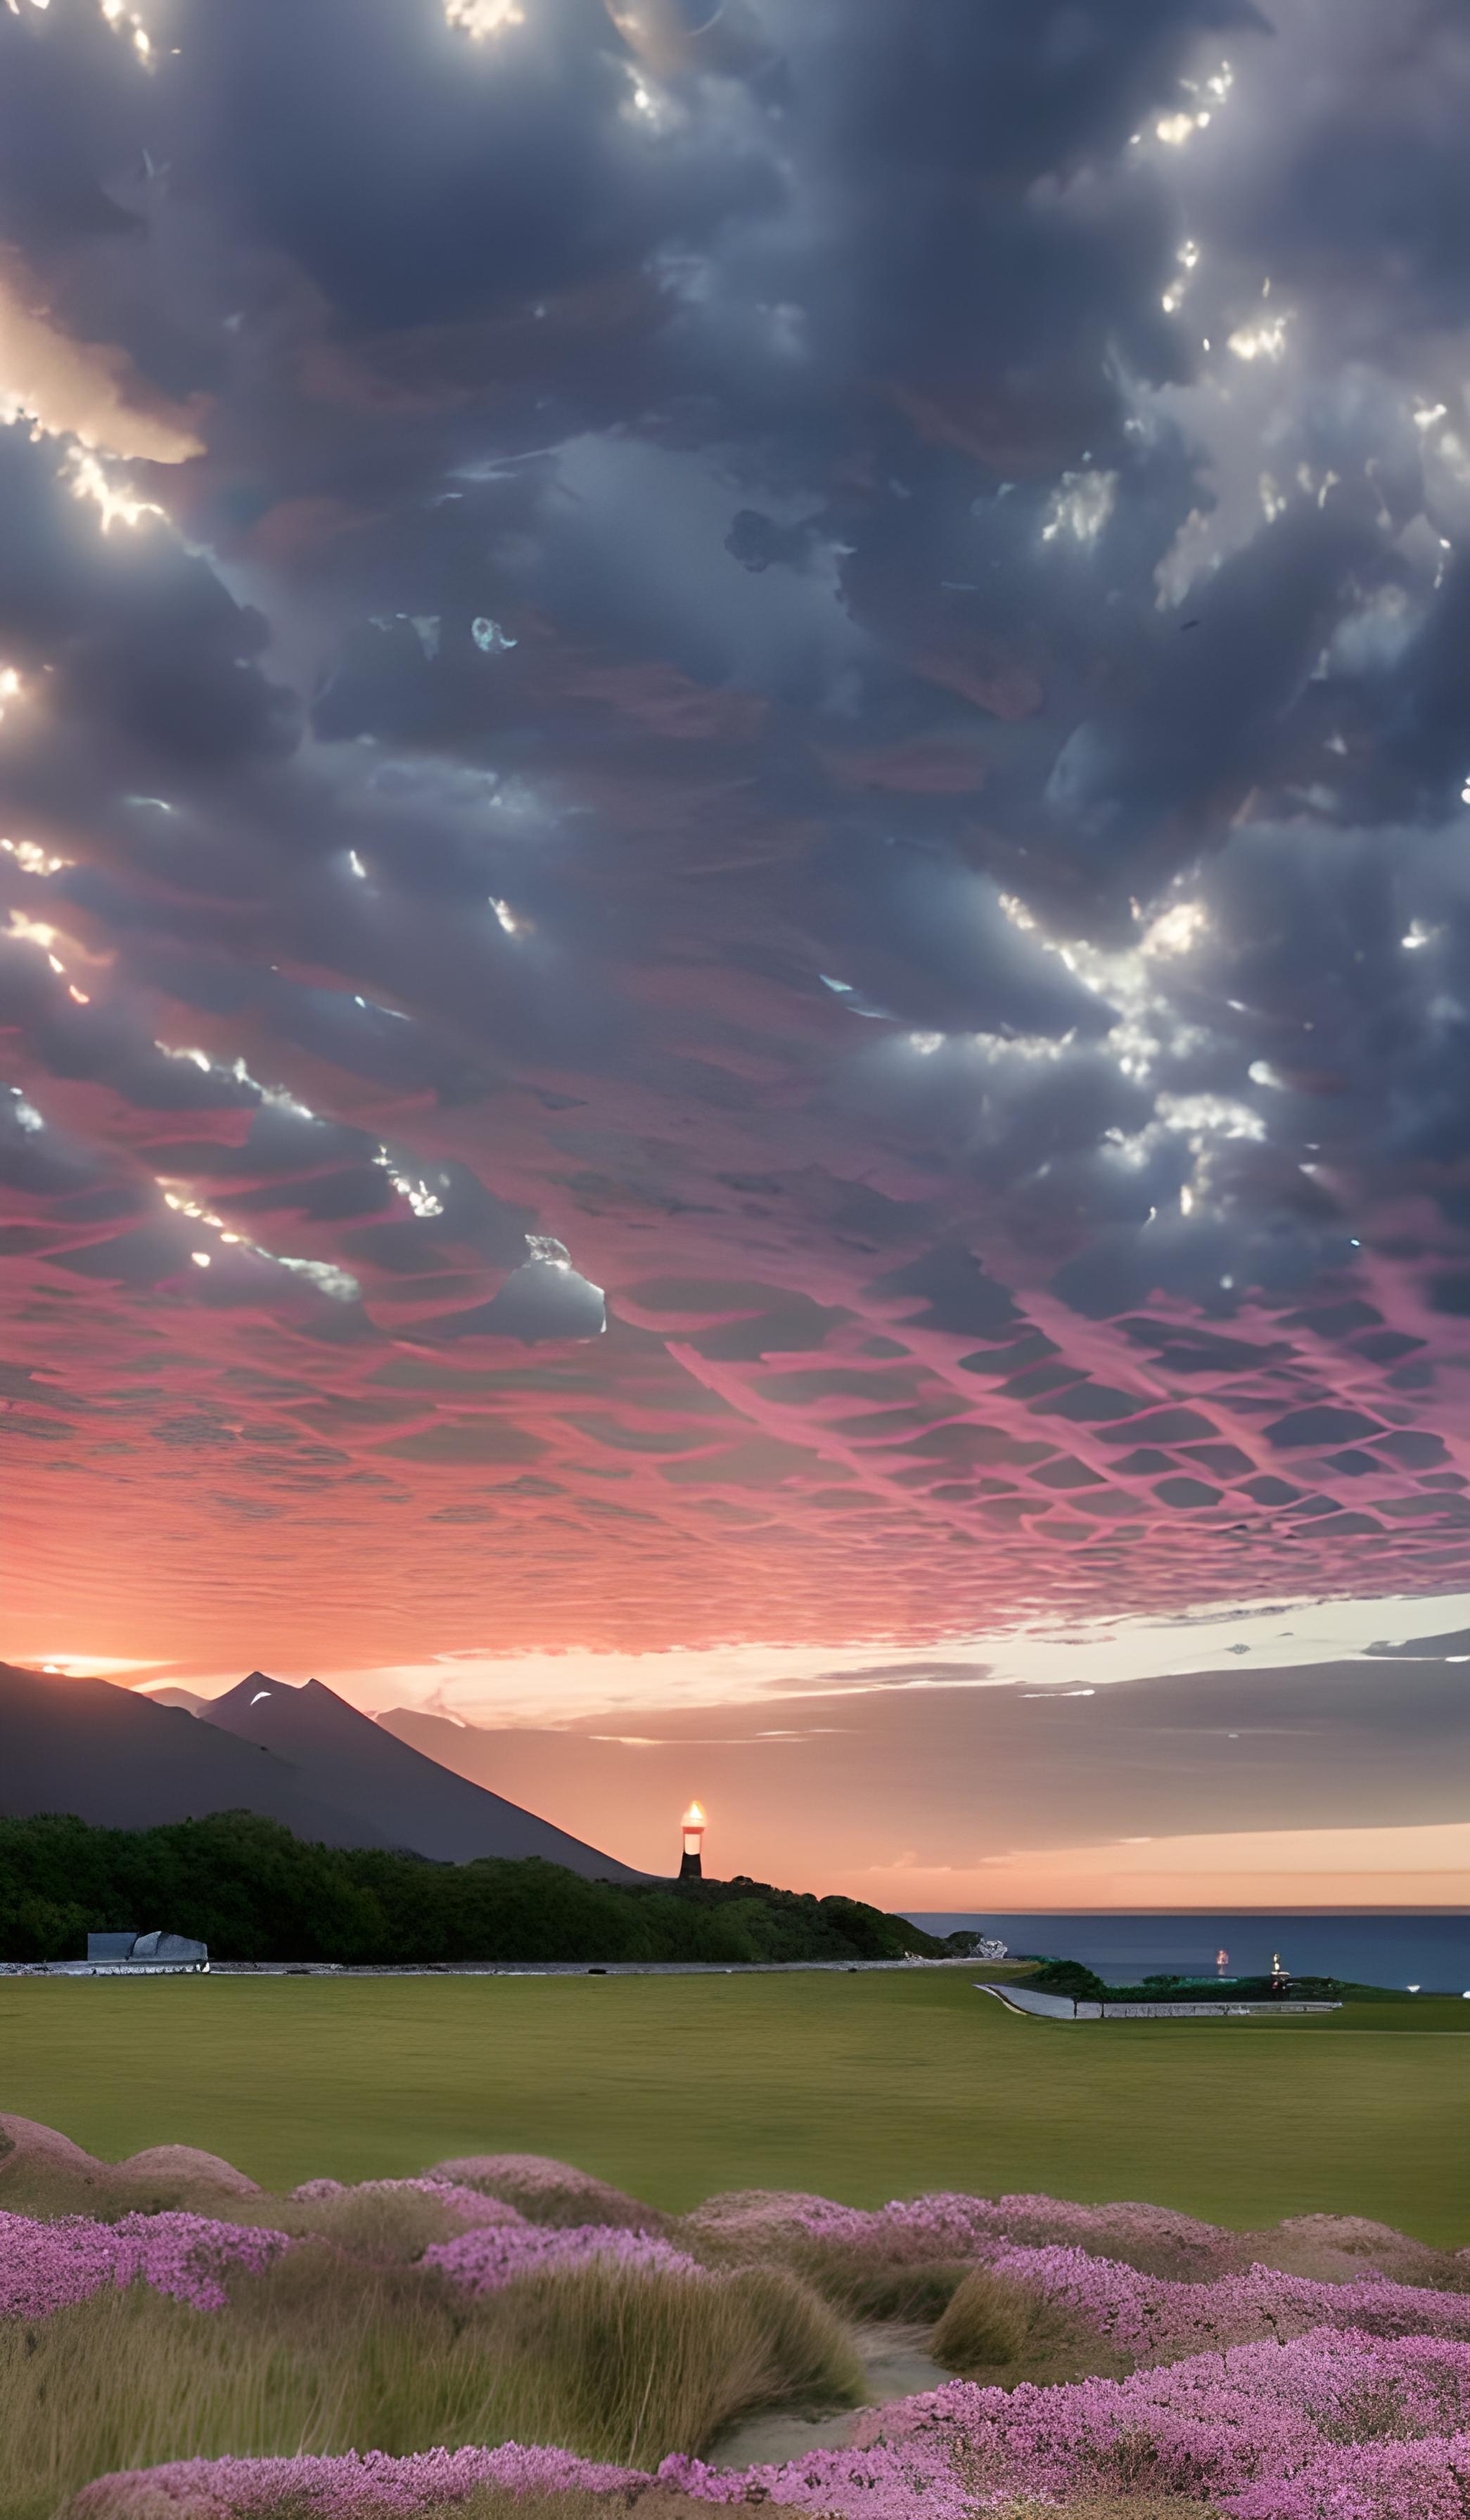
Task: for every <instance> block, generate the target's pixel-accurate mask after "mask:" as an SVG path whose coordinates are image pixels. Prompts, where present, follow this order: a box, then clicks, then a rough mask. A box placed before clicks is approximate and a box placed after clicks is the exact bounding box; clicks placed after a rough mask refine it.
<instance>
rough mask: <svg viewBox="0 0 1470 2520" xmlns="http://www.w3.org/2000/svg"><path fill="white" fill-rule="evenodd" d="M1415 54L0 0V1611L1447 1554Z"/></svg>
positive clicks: (898, 18)
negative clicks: (1, 1601)
mask: <svg viewBox="0 0 1470 2520" xmlns="http://www.w3.org/2000/svg"><path fill="white" fill-rule="evenodd" d="M1467 119H1470V27H1467V25H1466V22H1465V19H1464V14H1463V11H1462V9H1461V8H1460V7H1459V6H1458V0H1264V5H1263V6H1262V7H1260V8H1258V7H1255V6H1253V5H1251V0H1028V5H1027V6H1025V7H1024V8H1018V7H1016V6H1015V5H1013V0H911V5H907V6H904V5H897V0H724V5H723V6H722V7H721V6H719V5H717V0H657V5H655V0H620V5H619V6H617V7H615V8H608V7H604V6H603V5H601V0H519V5H516V6H510V5H503V0H450V5H449V6H448V8H447V10H445V8H444V7H443V5H442V0H315V5H313V6H312V7H311V8H309V9H304V10H303V9H302V8H300V7H299V5H298V0H290V5H288V0H250V5H249V6H246V5H244V0H239V5H237V0H138V5H137V9H136V11H134V10H133V9H131V8H121V7H115V6H114V5H112V0H106V5H103V6H99V5H98V0H50V5H49V6H48V7H44V8H42V7H40V6H38V5H36V0H10V5H9V7H8V8H7V9H5V10H4V11H0V246H3V250H0V417H3V420H4V424H5V425H4V426H3V427H0V708H3V717H0V831H3V832H4V834H5V841H4V848H3V851H0V1024H3V1031H0V1068H3V1080H4V1088H5V1090H4V1092H3V1094H0V1273H3V1274H0V1286H3V1293H4V1299H5V1309H6V1323H5V1334H4V1343H3V1368H0V1372H3V1381H4V1393H5V1397H4V1409H3V1416H0V1441H3V1444H4V1447H5V1462H6V1480H7V1500H8V1512H9V1517H10V1554H11V1564H12V1568H13V1570H14V1572H13V1573H12V1574H10V1575H8V1577H7V1593H8V1595H9V1602H8V1607H9V1609H10V1611H11V1614H12V1617H13V1619H14V1620H15V1621H16V1622H18V1623H19V1625H20V1627H22V1628H23V1629H24V1631H25V1633H26V1635H27V1636H32V1637H33V1636H34V1635H35V1634H36V1633H38V1631H39V1629H40V1628H41V1627H43V1626H44V1627H46V1628H47V1629H50V1628H53V1627H59V1626H60V1625H61V1624H67V1625H69V1626H73V1627H76V1628H80V1629H84V1630H85V1631H86V1636H85V1638H82V1637H77V1638H76V1640H75V1641H76V1642H78V1643H81V1642H87V1641H91V1642H96V1643H99V1644H105V1645H106V1646H107V1649H108V1650H110V1651H114V1652H121V1653H123V1654H127V1653H136V1652H139V1651H142V1652H145V1653H146V1652H160V1653H162V1652H172V1653H176V1654H179V1655H192V1656H196V1657H197V1656H200V1655H204V1656H207V1657H208V1656H212V1657H215V1658H216V1663H217V1664H218V1663H223V1664H228V1663H229V1662H230V1661H231V1660H232V1659H238V1656H239V1655H240V1654H248V1656H249V1657H250V1658H252V1659H261V1658H267V1657H268V1656H269V1655H270V1653H271V1652H272V1651H275V1652H276V1653H277V1654H278V1655H282V1654H287V1653H289V1655H290V1657H291V1658H293V1659H295V1660H298V1661H299V1662H301V1663H306V1662H308V1661H312V1660H316V1661H321V1662H324V1663H325V1662H328V1661H330V1660H331V1659H332V1658H333V1656H334V1654H335V1659H336V1661H337V1663H338V1664H339V1665H341V1664H342V1663H344V1662H346V1661H349V1660H350V1661H352V1662H354V1663H360V1662H366V1661H370V1660H374V1659H379V1660H385V1661H386V1660H392V1659H399V1660H401V1659H403V1658H404V1657H405V1656H406V1655H408V1654H409V1653H410V1652H411V1651H412V1650H413V1649H415V1648H419V1649H422V1648H423V1646H424V1645H425V1643H432V1644H433V1646H434V1647H435V1648H436V1649H439V1648H442V1649H445V1650H451V1649H455V1648H461V1647H469V1646H478V1645H483V1644H487V1643H495V1644H500V1645H510V1644H517V1645H533V1644H557V1643H569V1644H570V1643H577V1644H583V1645H586V1644H590V1645H599V1644H601V1645H618V1646H641V1645H647V1644H668V1643H685V1644H699V1643H709V1642H712V1641H714V1640H716V1639H719V1638H724V1637H732V1636H740V1635H763V1636H769V1637H781V1638H786V1639H790V1640H798V1639H803V1638H809V1639H829V1640H833V1641H836V1640H838V1639H843V1638H859V1637H863V1636H873V1637H877V1636H884V1637H891V1638H894V1639H896V1640H899V1641H904V1640H908V1641H918V1640H920V1639H923V1638H925V1637H931V1636H938V1635H940V1634H942V1633H943V1632H945V1631H956V1630H959V1629H963V1628H970V1629H974V1628H976V1627H978V1626H985V1625H988V1626H990V1627H993V1626H995V1625H996V1624H997V1623H1001V1624H1003V1623H1004V1622H1006V1621H1007V1620H1014V1619H1016V1618H1019V1617H1022V1616H1035V1615H1037V1614H1039V1613H1042V1612H1046V1613H1049V1614H1053V1615H1059V1616H1063V1617H1071V1616H1083V1615H1086V1614H1089V1613H1092V1612H1096V1611H1098V1610H1103V1609H1110V1610H1120V1609H1139V1610H1142V1609H1158V1608H1170V1607H1179V1606H1181V1605H1183V1604H1185V1603H1188V1602H1191V1601H1203V1600H1210V1599H1224V1598H1276V1597H1282V1596H1286V1595H1291V1596H1293V1597H1300V1596H1303V1595H1307V1594H1310V1593H1313V1592H1318V1593H1338V1594H1343V1593H1358V1592H1361V1593H1364V1594H1367V1593H1374V1594H1380V1595H1381V1594H1384V1593H1388V1592H1397V1593H1404V1592H1418V1593H1421V1594H1423V1593H1434V1592H1440V1591H1450V1590H1461V1589H1465V1587H1466V1581H1467V1570H1470V1437H1467V1434H1466V1431H1465V1430H1466V1415H1465V1409H1464V1393H1465V1369H1466V1365H1467V1363H1470V1127H1467V1123H1470V995H1467V994H1466V990H1465V969H1466V954H1467V947H1470V404H1467V393H1470V388H1467V385H1466V382H1465V380H1466V377H1467V375H1470V362H1467V359H1466V334H1467V330H1470V263H1467V260H1466V257H1465V254H1464V250H1463V239H1464V236H1465V233H1466V222H1467V215H1470V161H1467V158H1466V154H1465V149H1464V133H1465V130H1466V127H1467ZM232 1640H233V1641H234V1642H233V1643H232Z"/></svg>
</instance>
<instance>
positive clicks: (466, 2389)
mask: <svg viewBox="0 0 1470 2520" xmlns="http://www.w3.org/2000/svg"><path fill="white" fill-rule="evenodd" d="M0 2131H3V2137H0V2139H3V2142H4V2145H5V2149H4V2151H3V2152H0V2439H3V2441H4V2444H5V2454H4V2462H3V2467H4V2473H3V2477H0V2520H60V2516H61V2515H65V2520H620V2515H621V2514H623V2513H625V2512H626V2511H627V2510H628V2509H629V2508H630V2507H631V2506H634V2505H636V2507H637V2508H638V2509H639V2511H640V2513H641V2515H642V2520H700V2515H701V2514H709V2512H710V2507H711V2505H716V2506H722V2505H727V2504H729V2503H731V2502H739V2503H742V2504H744V2503H748V2502H750V2501H753V2500H754V2501H766V2500H769V2501H772V2502H774V2503H776V2504H785V2505H789V2506H794V2507H795V2508H796V2509H797V2510H798V2511H799V2512H805V2513H807V2514H811V2513H821V2514H824V2515H828V2520H970V2515H973V2514H975V2513H977V2512H979V2511H982V2510H984V2511H987V2512H998V2513H1004V2514H1007V2515H1015V2516H1016V2520H1019V2515H1021V2514H1024V2513H1029V2512H1031V2511H1040V2510H1049V2511H1054V2512H1055V2511H1063V2512H1067V2513H1070V2514H1072V2515H1073V2520H1082V2515H1083V2514H1087V2515H1089V2520H1105V2515H1106V2520H1115V2516H1116V2520H1145V2516H1146V2515H1148V2514H1152V2513H1157V2514H1163V2513H1165V2512H1168V2511H1171V2510H1172V2509H1174V2508H1175V2506H1176V2505H1177V2507H1178V2508H1179V2509H1182V2510H1188V2511H1192V2512H1193V2513H1194V2514H1195V2515H1196V2520H1200V2515H1201V2514H1202V2513H1209V2512H1217V2513H1220V2514H1230V2515H1234V2520H1343V2515H1345V2514H1352V2515H1353V2520H1429V2515H1443V2514H1449V2513H1451V2512H1457V2511H1459V2510H1461V2509H1462V2508H1463V2507H1464V2489H1465V2487H1466V2485H1467V2484H1470V2253H1467V2252H1465V2251H1464V2250H1461V2251H1460V2253H1459V2254H1458V2255H1456V2254H1454V2253H1453V2252H1450V2251H1447V2250H1435V2249H1433V2248H1430V2247H1428V2246H1426V2245H1425V2244H1423V2243H1422V2242H1417V2241H1415V2240H1413V2239H1411V2238H1409V2237H1407V2236H1406V2235H1404V2234H1403V2233H1401V2232H1399V2231H1396V2230H1394V2229H1392V2228H1388V2227H1386V2226H1384V2225H1381V2224H1376V2223H1373V2222H1370V2221H1366V2220H1364V2219H1362V2218H1360V2217H1355V2216H1338V2217H1328V2216H1308V2217H1300V2216H1297V2217H1288V2218H1287V2219H1286V2220H1285V2221H1283V2222H1282V2223H1280V2224H1278V2225H1277V2226H1276V2227H1274V2228H1263V2229H1258V2230H1255V2231H1252V2232H1250V2233H1245V2234H1241V2233H1237V2232H1232V2231H1231V2230H1229V2229H1227V2228H1224V2227H1222V2226H1219V2225H1215V2224H1211V2223H1208V2222H1205V2221H1202V2220H1200V2219H1198V2218H1196V2217H1192V2216H1188V2215H1183V2214H1179V2213H1176V2212H1171V2211H1170V2210H1169V2209H1166V2208H1161V2207H1158V2206H1150V2205H1143V2204H1112V2205H1099V2206H1087V2205H1080V2204H1077V2203H1074V2202H1069V2201H1068V2200H1065V2199H1059V2198H1054V2197H1050V2196H1047V2195H1043V2194H1034V2193H1032V2194H1027V2193H1000V2194H995V2193H991V2194H988V2195H980V2194H970V2193H966V2192H962V2191H953V2190H951V2191H942V2192H936V2193H931V2194H925V2195H918V2196H914V2197H910V2198H907V2199H898V2200H895V2201H891V2202H889V2203H887V2204H885V2205H882V2206H879V2207H877V2208H873V2209H864V2208H858V2207H852V2206H849V2205H845V2204H843V2203H842V2202H841V2201H839V2200H837V2199H834V2198H832V2197H830V2196H826V2195H821V2194H818V2193H815V2192H790V2191H784V2192H783V2191H777V2190H771V2189H750V2188H747V2189H742V2190H735V2191H728V2192H724V2193H721V2194H716V2195H713V2196H711V2197H709V2198H707V2199H705V2200H704V2201H703V2202H702V2203H701V2204H700V2205H698V2206H696V2207H695V2208H694V2209H693V2210H692V2211H691V2212H689V2213H686V2214H684V2215H681V2216H674V2215H669V2214H667V2213H666V2212H664V2211H662V2210H661V2209H660V2208H659V2207H658V2206H656V2205H651V2204H648V2203H646V2202H644V2201H643V2200H641V2199H639V2198H638V2197H636V2196H634V2195H631V2194H629V2193H627V2192H626V2191H621V2190H618V2189H615V2188H613V2187H611V2186H610V2185H609V2184H608V2183H606V2182H605V2181H601V2180H599V2179H597V2178H595V2177H593V2176H592V2175H590V2174H588V2173H586V2172H584V2171H582V2170H580V2169H578V2168H577V2167H576V2166H574V2165H573V2164H570V2163H563V2162H558V2161H555V2160H552V2159H549V2158H547V2157H545V2156H539V2155H533V2154H526V2153H513V2154H506V2153H488V2154H486V2153H480V2154H469V2155H464V2156H461V2157H458V2158H455V2159H449V2160H445V2161H441V2162H438V2163H434V2164H430V2165H429V2166H428V2167H427V2168H424V2169H422V2170H420V2171H418V2172H416V2173H415V2174H414V2175H413V2176H411V2177H409V2178H406V2179H403V2180H390V2181H375V2182H368V2183H358V2184H357V2185H355V2186H352V2185H348V2184H345V2183H342V2182H340V2181H338V2180H336V2179H333V2178H330V2177H323V2178H318V2179H315V2180H312V2181H309V2182H306V2183H303V2184H300V2185H299V2186H298V2187H296V2188H295V2189H294V2190H293V2191H292V2192H291V2193H290V2194H279V2193H276V2194H271V2193H268V2192H266V2191H264V2190H263V2189H261V2188H259V2187H257V2186H255V2185H254V2184H253V2182H251V2181H250V2180H249V2179H248V2178H247V2177H246V2176H245V2175H244V2174H243V2173H242V2172H240V2171H239V2170H238V2169H236V2168H235V2167H234V2166H233V2165H231V2164H230V2163H229V2162H227V2161H225V2160H223V2159H221V2158H220V2157H218V2156H214V2155H209V2154H206V2153H202V2152H196V2151H191V2150H190V2149H189V2148H187V2147H185V2146H180V2145H165V2146H162V2147H154V2148H151V2149H150V2150H148V2151H146V2152H145V2153H142V2154H140V2155H137V2156H135V2157H132V2158H130V2159H128V2160H125V2161H122V2162H117V2163H109V2162H106V2161H103V2160H99V2159H97V2158H96V2157H93V2156H89V2155H88V2154H86V2153H85V2152H83V2151H82V2150H80V2149H79V2148H78V2147H77V2146H76V2145H75V2144H74V2143H72V2142H70V2141H69V2139H68V2138H65V2137H63V2136H60V2135H58V2134H56V2133H54V2132H53V2131H52V2130H50V2129H48V2128H45V2127H42V2126H38V2125H35V2124H31V2123H29V2122H27V2121H24V2120H21V2119H15V2118H11V2119H6V2120H0ZM43 2200H44V2201H43ZM859 2266H865V2267H866V2270H867V2282H866V2285H865V2287H864V2286H860V2285H855V2284H854V2270H856V2269H857V2268H858V2267H859ZM921 2269H922V2270H927V2273H928V2277H929V2281H930V2286H931V2295H932V2298H931V2301H930V2304H929V2307H928V2308H927V2310H925V2311H924V2312H923V2313H922V2314H920V2313H919V2312H918V2311H917V2296H916V2295H914V2294H913V2293H912V2292H910V2293H909V2295H908V2300H909V2307H910V2311H911V2313H913V2314H914V2315H913V2316H912V2317H911V2319H910V2323H909V2325H908V2326H907V2327H906V2328H905V2329H904V2330H902V2331H901V2333H902V2335H903V2336H904V2337H905V2339H906V2340H907V2350H908V2353H909V2356H910V2370H909V2374H908V2379H907V2385H906V2388H905V2389H904V2390H903V2391H901V2392H896V2390H895V2389H894V2388H893V2387H891V2386H886V2385H884V2384H883V2383H882V2381H881V2380H880V2379H879V2378H878V2376H877V2375H878V2374H879V2373H880V2372H881V2370H882V2369H883V2367H884V2366H883V2364H882V2362H881V2359H880V2356H879V2354H878V2353H877V2352H876V2351H875V2349H876V2348H879V2347H881V2346H882V2345H883V2344H884V2342H885V2341H886V2340H892V2338H893V2336H894V2334H895V2331H894V2330H893V2328H892V2327H875V2326H874V2324H873V2319H872V2310H871V2305H872V2304H874V2303H877V2304H880V2305H885V2304H886V2305H887V2307H888V2308H889V2309H890V2311H891V2309H892V2304H893V2301H894V2300H895V2299H896V2298H898V2294H897V2293H896V2292H895V2291H894V2289H893V2284H892V2282H891V2280H890V2279H891V2278H892V2279H896V2281H897V2283H898V2285H899V2287H900V2289H901V2286H902V2285H903V2284H904V2283H911V2281H912V2278H913V2277H914V2276H915V2275H916V2274H917V2273H918V2272H919V2271H920V2270H921ZM859 2295H861V2296H863V2298H865V2300H866V2303H867V2304H868V2305H869V2307H868V2308H866V2309H865V2308H864V2307H863V2306H862V2301H861V2300H860V2299H859ZM941 2300H942V2303H943V2307H942V2309H941V2310H940V2311H939V2312H938V2315H936V2313H935V2309H934V2303H935V2301H941ZM916 2384H917V2385H916ZM783 2416H784V2417H785V2418H786V2419H787V2421H788V2424H789V2421H790V2419H791V2418H792V2417H793V2416H795V2417H796V2418H797V2419H798V2430H799V2431H800V2429H801V2428H802V2421H803V2420H805V2421H807V2422H809V2424H810V2426H811V2430H810V2433H809V2446H808V2447H806V2448H804V2449H803V2450H801V2451H800V2452H799V2453H798V2454H797V2455H795V2456H793V2455H791V2454H790V2451H789V2446H788V2448H787V2449H785V2450H782V2449H779V2448H778V2447H776V2436H775V2435H774V2434H772V2435H771V2436H770V2442H771V2448H770V2453H769V2455H768V2457H763V2456H762V2455H761V2452H760V2442H761V2438H762V2436H761V2434H760V2431H759V2427H760V2425H761V2424H762V2423H764V2424H766V2425H769V2423H770V2422H771V2419H772V2418H781V2417H783ZM753 2425H754V2426H755V2427H756V2430H755V2431H752V2426H753ZM742 2426H743V2428H744V2429H743V2430H742V2431H737V2430H736V2429H735V2428H736V2427H742ZM737 2442H739V2443H740V2444H741V2448H740V2450H739V2452H738V2454H737V2452H736V2448H735V2445H736V2444H737Z"/></svg>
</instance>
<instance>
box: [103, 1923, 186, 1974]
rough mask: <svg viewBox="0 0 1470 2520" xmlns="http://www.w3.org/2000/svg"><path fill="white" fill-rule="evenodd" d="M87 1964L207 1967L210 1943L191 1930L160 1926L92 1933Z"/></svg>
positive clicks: (128, 1967) (127, 1967)
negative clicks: (144, 1931)
mask: <svg viewBox="0 0 1470 2520" xmlns="http://www.w3.org/2000/svg"><path fill="white" fill-rule="evenodd" d="M87 1964H88V1966H89V1967H90V1968H105V1969H127V1970H129V1971H132V1970H135V1969H170V1970H177V1969H207V1967H208V1965H209V1947H208V1945H207V1943H196V1942H193V1941H191V1939H190V1937H189V1936H188V1935H187V1934H169V1933H165V1932H164V1931H163V1929H162V1927H161V1926H156V1927H155V1928H154V1930H153V1931H152V1932H151V1933H147V1934H88V1936H87Z"/></svg>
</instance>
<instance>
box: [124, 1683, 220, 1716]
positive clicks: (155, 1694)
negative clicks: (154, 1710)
mask: <svg viewBox="0 0 1470 2520" xmlns="http://www.w3.org/2000/svg"><path fill="white" fill-rule="evenodd" d="M138 1693H139V1695H140V1696H141V1695H142V1694H143V1691H142V1690H141V1689H140V1690H139V1692H138ZM148 1702H149V1705H150V1706H177V1707H180V1708H181V1709H182V1710H183V1712H184V1714H185V1715H202V1714H203V1713H204V1710H205V1708H206V1707H207V1705H208V1703H209V1701H208V1699H207V1697H196V1695H195V1693H194V1691H193V1689H192V1688H151V1689H149V1691H148Z"/></svg>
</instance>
